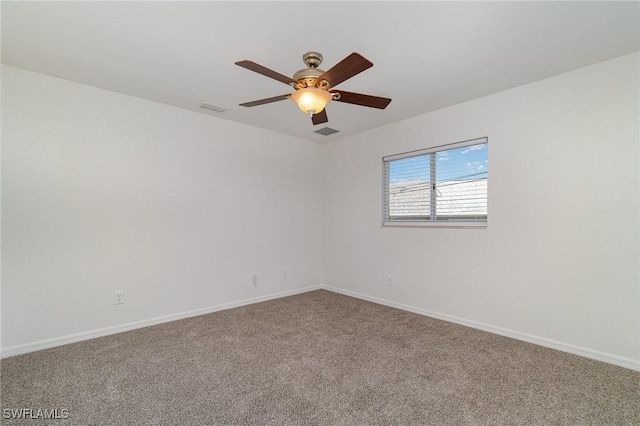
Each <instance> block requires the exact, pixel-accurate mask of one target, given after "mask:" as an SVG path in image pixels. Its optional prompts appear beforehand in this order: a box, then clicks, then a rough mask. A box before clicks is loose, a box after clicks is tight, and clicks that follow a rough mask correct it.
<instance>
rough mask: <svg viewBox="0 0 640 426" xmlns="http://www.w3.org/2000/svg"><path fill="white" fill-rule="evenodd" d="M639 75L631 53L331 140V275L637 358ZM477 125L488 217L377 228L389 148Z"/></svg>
mask: <svg viewBox="0 0 640 426" xmlns="http://www.w3.org/2000/svg"><path fill="white" fill-rule="evenodd" d="M638 71H639V70H638V55H637V54H635V55H631V56H626V57H622V58H618V59H615V60H612V61H608V62H605V63H601V64H597V65H594V66H591V67H588V68H583V69H580V70H577V71H574V72H570V73H567V74H564V75H560V76H556V77H553V78H549V79H546V80H543V81H540V82H536V83H533V84H529V85H526V86H521V87H518V88H515V89H512V90H508V91H505V92H501V93H498V94H495V95H492V96H488V97H485V98H482V99H478V100H475V101H471V102H468V103H464V104H460V105H457V106H453V107H450V108H446V109H443V110H440V111H436V112H433V113H430V114H426V115H423V116H419V117H416V118H413V119H410V120H406V121H404V122H400V123H396V124H394V125H389V126H385V127H381V128H377V129H374V130H372V131H369V132H367V133H363V134H359V135H355V136H352V137H349V138H347V139H343V140H340V141H337V142H335V143H331V144H328V145H327V146H326V147H325V150H323V155H325V160H326V168H325V169H326V176H325V194H326V207H325V220H326V227H325V235H326V237H325V248H324V253H325V256H326V259H325V271H326V274H325V284H326V285H328V286H332V287H335V288H337V289H340V291H344V292H347V293H348V294H353V295H358V296H360V297H364V298H368V299H371V300H377V301H381V302H384V303H388V304H391V305H397V306H402V307H404V308H408V309H412V310H415V311H417V312H422V313H427V314H430V315H435V316H440V317H442V318H447V319H449V320H454V321H457V322H460V323H464V324H469V325H472V326H475V327H480V328H485V329H488V330H491V331H494V332H499V333H502V334H506V335H511V336H514V337H518V338H522V339H525V340H530V341H534V342H536V343H541V344H546V345H547V346H552V347H557V348H560V349H564V350H568V351H571V352H575V353H581V354H583V355H587V356H591V357H594V358H599V359H604V360H607V361H610V362H615V363H618V364H620V365H625V366H629V367H632V368H640V280H639V268H638V263H639V251H638V241H639V227H638V222H639V209H638V194H639V176H638V168H639V162H638V160H639V150H638V147H639V140H640V138H639V132H638V117H639V109H638V99H639V91H638V75H639V73H638ZM424 95H425V96H429V94H428V93H425V94H424ZM392 106H393V103H392V104H391V107H392ZM482 136H487V137H488V138H489V226H488V228H487V229H484V230H474V229H415V228H411V229H406V228H382V227H381V226H380V222H381V207H380V206H381V193H382V191H381V180H382V178H381V172H382V169H381V157H382V156H384V155H389V154H395V153H400V152H405V151H409V150H414V149H420V148H427V147H430V146H435V145H441V144H446V143H452V142H458V141H463V140H468V139H473V138H478V137H482ZM389 275H392V276H393V277H394V278H395V286H394V287H388V286H387V285H386V284H387V276H389Z"/></svg>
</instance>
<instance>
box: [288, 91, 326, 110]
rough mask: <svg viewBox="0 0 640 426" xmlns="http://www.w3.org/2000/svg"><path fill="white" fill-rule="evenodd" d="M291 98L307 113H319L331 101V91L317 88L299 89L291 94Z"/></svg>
mask: <svg viewBox="0 0 640 426" xmlns="http://www.w3.org/2000/svg"><path fill="white" fill-rule="evenodd" d="M291 99H293V100H294V101H295V102H296V104H298V107H299V108H300V109H301V110H302V112H304V113H305V114H317V113H319V112H320V111H322V110H323V109H324V107H325V106H326V105H327V104H328V103H329V101H330V100H331V93H329V92H328V91H326V90H322V89H316V88H306V89H299V90H296V91H295V92H293V93H292V94H291Z"/></svg>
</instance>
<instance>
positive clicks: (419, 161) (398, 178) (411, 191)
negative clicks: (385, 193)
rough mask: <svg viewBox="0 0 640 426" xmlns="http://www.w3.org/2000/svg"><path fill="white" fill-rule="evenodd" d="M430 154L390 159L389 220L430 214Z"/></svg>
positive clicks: (407, 218) (421, 217) (427, 216)
mask: <svg viewBox="0 0 640 426" xmlns="http://www.w3.org/2000/svg"><path fill="white" fill-rule="evenodd" d="M430 158H431V154H425V155H418V156H415V157H408V158H403V159H401V160H394V161H391V162H389V182H388V185H389V200H388V203H389V206H388V208H389V210H388V211H389V219H391V220H412V219H413V220H415V219H423V220H424V219H428V218H429V217H430V209H431V201H430V197H431V195H430V191H429V188H430V186H431V182H430V181H431V179H430V174H431V168H430V164H429V162H430Z"/></svg>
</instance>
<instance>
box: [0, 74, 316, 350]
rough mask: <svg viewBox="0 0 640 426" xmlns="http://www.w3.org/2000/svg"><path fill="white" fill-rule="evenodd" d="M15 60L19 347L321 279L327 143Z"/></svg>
mask: <svg viewBox="0 0 640 426" xmlns="http://www.w3.org/2000/svg"><path fill="white" fill-rule="evenodd" d="M2 72H3V73H2V87H3V93H2V102H3V105H2V107H3V108H2V110H3V117H2V118H3V128H2V136H3V141H2V143H3V145H2V155H3V158H2V162H3V164H2V166H3V167H2V198H3V200H2V204H3V211H2V231H3V233H2V248H3V250H2V303H3V305H2V349H3V352H4V353H8V354H10V353H13V352H16V350H21V349H25V348H26V349H29V348H32V347H33V346H34V345H35V346H36V347H38V344H42V343H43V342H44V343H45V346H46V344H47V343H51V342H49V340H48V339H54V342H53V343H60V341H64V340H65V339H64V338H65V336H66V337H68V336H74V335H75V334H76V333H87V332H91V331H95V330H101V329H104V328H109V327H116V328H117V327H121V326H123V325H125V324H129V323H132V322H133V323H135V322H139V321H146V320H150V319H154V318H159V317H160V318H162V317H166V316H170V315H177V314H182V313H185V312H192V311H193V310H198V309H206V308H209V307H216V306H220V305H225V304H227V305H228V304H234V303H238V302H242V301H247V300H255V298H259V297H266V296H268V295H274V294H280V293H281V292H295V291H296V290H300V289H302V288H306V287H308V286H313V285H319V284H320V282H321V264H320V263H319V260H320V259H321V258H322V255H321V249H322V245H321V231H322V188H321V184H322V169H321V164H320V162H319V161H318V157H319V156H320V149H321V147H320V145H318V144H315V143H312V142H308V141H303V140H299V139H296V138H291V137H287V136H283V135H279V134H275V133H271V132H267V131H263V130H260V129H257V128H252V127H249V126H244V125H240V124H236V123H232V122H229V121H226V120H220V119H218V118H215V117H210V116H207V115H203V114H197V113H193V112H188V111H184V110H180V109H177V108H173V107H169V106H165V105H161V104H157V103H153V102H148V101H144V100H140V99H136V98H132V97H128V96H124V95H120V94H117V93H113V92H108V91H104V90H101V89H97V88H92V87H88V86H83V85H80V84H75V83H72V82H68V81H65V80H60V79H56V78H53V77H47V76H43V75H39V74H34V73H30V72H26V71H22V70H18V69H15V68H11V67H3V68H2ZM305 265H306V266H308V274H307V275H304V274H303V267H304V266H305ZM282 268H288V272H289V273H288V278H286V279H283V278H282V277H281V274H282ZM254 272H256V273H258V274H259V283H258V287H257V288H253V287H252V285H251V274H252V273H254ZM116 290H124V291H125V304H124V305H119V306H114V303H113V301H114V294H113V293H114V291H116ZM111 331H113V330H111ZM76 337H77V336H76ZM80 337H82V336H80ZM85 337H86V336H85ZM56 339H58V340H56ZM60 339H62V340H60Z"/></svg>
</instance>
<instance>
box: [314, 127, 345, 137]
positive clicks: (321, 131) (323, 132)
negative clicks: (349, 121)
mask: <svg viewBox="0 0 640 426" xmlns="http://www.w3.org/2000/svg"><path fill="white" fill-rule="evenodd" d="M339 131H340V130H336V129H332V128H331V127H323V128H322V129H319V130H315V131H314V133H318V134H320V135H322V136H329V135H332V134H334V133H338V132H339Z"/></svg>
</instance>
